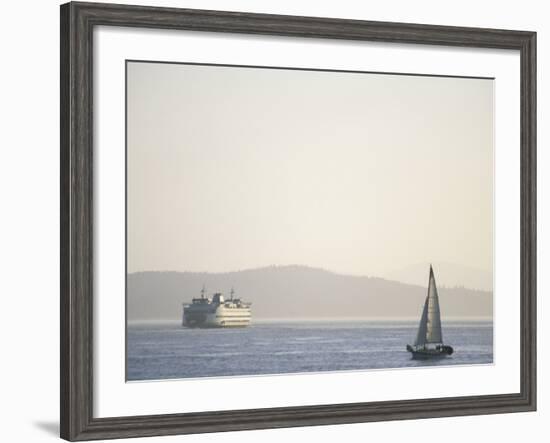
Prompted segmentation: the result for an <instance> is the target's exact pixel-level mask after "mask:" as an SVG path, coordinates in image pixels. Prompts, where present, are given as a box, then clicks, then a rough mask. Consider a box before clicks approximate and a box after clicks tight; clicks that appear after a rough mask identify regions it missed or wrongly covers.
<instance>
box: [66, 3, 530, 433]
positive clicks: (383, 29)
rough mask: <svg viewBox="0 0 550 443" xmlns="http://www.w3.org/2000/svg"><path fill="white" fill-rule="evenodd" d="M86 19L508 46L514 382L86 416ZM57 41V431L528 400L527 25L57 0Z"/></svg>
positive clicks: (89, 293) (516, 406)
mask: <svg viewBox="0 0 550 443" xmlns="http://www.w3.org/2000/svg"><path fill="white" fill-rule="evenodd" d="M97 25H107V26H129V27H142V28H165V29H180V30H195V31H216V32H238V33H247V34H264V35H281V36H293V37H306V38H311V37H315V38H329V39H345V40H365V41H382V42H394V43H408V44H411V43H412V44H435V45H447V46H465V47H479V48H501V49H515V50H518V51H519V52H520V54H521V147H520V154H521V209H520V210H521V291H520V294H519V296H520V298H521V362H520V363H521V392H520V393H518V394H506V393H503V394H502V395H490V396H476V397H458V398H438V399H422V400H405V401H388V402H370V403H353V404H339V405H318V406H304V407H289V408H271V409H254V410H240V411H217V412H200V413H189V414H169V415H153V416H133V417H110V418H94V417H93V371H92V368H93V363H92V362H93V352H92V350H93V341H92V340H93V334H92V332H93V329H92V326H93V318H92V313H93V248H92V245H93V192H92V191H93V144H92V128H93V126H92V118H93V106H92V66H93V61H92V54H93V52H92V41H93V40H92V35H93V27H94V26H97ZM60 49H61V79H60V81H61V97H60V99H61V114H60V131H61V134H60V135H61V155H60V162H61V177H60V185H61V196H60V198H61V202H60V203H61V214H60V218H61V257H60V260H61V275H60V279H61V285H60V287H61V294H60V295H61V303H60V313H61V342H60V346H61V362H60V363H61V374H60V375H61V394H60V395H61V427H60V429H61V437H62V438H64V439H66V440H70V441H78V440H93V439H107V438H123V437H144V436H153V435H171V434H189V433H203V432H221V431H235V430H245V429H262V428H280V427H291V426H313V425H326V424H337V423H357V422H370V421H380V420H403V419H420V418H429V417H446V416H458V415H474V414H491V413H504V412H518V411H532V410H535V408H536V34H535V33H533V32H525V31H508V30H495V29H477V28H461V27H446V26H428V25H418V24H403V23H382V22H370V21H358V20H342V19H330V18H314V17H293V16H279V15H267V14H248V13H235V12H220V11H200V10H189V9H173V8H151V7H141V6H121V5H110V4H99V3H68V4H65V5H62V6H61V48H60ZM99 321H100V319H99Z"/></svg>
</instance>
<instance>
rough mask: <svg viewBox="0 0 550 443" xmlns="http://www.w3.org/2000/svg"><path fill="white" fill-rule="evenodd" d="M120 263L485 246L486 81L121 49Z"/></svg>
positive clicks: (455, 252) (259, 260)
mask: <svg viewBox="0 0 550 443" xmlns="http://www.w3.org/2000/svg"><path fill="white" fill-rule="evenodd" d="M127 149H128V176H127V178H128V182H127V186H128V189H127V192H128V272H135V271H144V270H176V271H210V272H222V271H232V270H240V269H247V268H255V267H260V266H267V265H272V264H276V265H286V264H303V265H308V266H314V267H321V268H325V269H328V270H332V271H335V272H340V273H347V274H361V275H383V274H386V273H387V272H391V271H392V270H395V269H399V268H403V267H406V266H409V265H411V264H414V263H419V262H438V261H444V262H450V263H457V264H461V265H466V266H470V267H475V268H479V269H483V270H491V269H492V259H493V252H492V251H493V227H492V226H493V198H492V194H493V81H492V80H485V79H457V78H440V77H418V76H399V75H382V74H352V73H334V72H312V71H290V70H278V69H254V68H236V67H212V66H191V65H176V64H153V63H135V62H132V63H129V64H128V146H127Z"/></svg>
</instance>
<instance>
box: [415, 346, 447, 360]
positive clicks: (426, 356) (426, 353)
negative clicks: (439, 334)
mask: <svg viewBox="0 0 550 443" xmlns="http://www.w3.org/2000/svg"><path fill="white" fill-rule="evenodd" d="M407 351H409V352H410V353H411V354H412V359H413V360H431V359H439V358H445V357H447V356H449V355H451V354H452V353H453V348H452V347H451V346H441V347H439V348H435V349H414V348H412V346H407Z"/></svg>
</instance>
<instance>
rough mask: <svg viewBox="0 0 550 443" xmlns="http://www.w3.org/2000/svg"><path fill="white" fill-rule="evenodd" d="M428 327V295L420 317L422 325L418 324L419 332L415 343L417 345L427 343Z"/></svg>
mask: <svg viewBox="0 0 550 443" xmlns="http://www.w3.org/2000/svg"><path fill="white" fill-rule="evenodd" d="M427 327H428V297H426V301H425V302H424V310H423V311H422V317H421V318H420V325H419V326H418V334H416V340H415V342H414V344H415V345H416V346H424V345H425V344H426V329H427Z"/></svg>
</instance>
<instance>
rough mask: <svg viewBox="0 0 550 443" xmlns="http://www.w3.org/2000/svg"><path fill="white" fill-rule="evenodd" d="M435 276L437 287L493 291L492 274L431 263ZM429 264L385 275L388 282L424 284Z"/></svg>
mask: <svg viewBox="0 0 550 443" xmlns="http://www.w3.org/2000/svg"><path fill="white" fill-rule="evenodd" d="M432 264H433V267H434V270H435V271H436V275H437V283H438V284H439V286H447V287H464V288H471V289H480V290H482V291H492V290H493V273H492V272H490V271H483V270H481V269H476V268H471V267H468V266H462V265H457V264H454V263H444V262H441V263H432ZM429 267H430V263H417V264H415V265H411V266H407V267H405V268H402V269H398V270H395V271H393V272H389V273H387V274H385V275H384V276H383V277H384V278H387V279H388V280H395V281H399V282H401V283H408V284H410V285H420V286H422V285H423V284H425V281H424V280H426V279H427V277H426V276H427V275H428V271H426V270H427V269H429Z"/></svg>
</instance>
